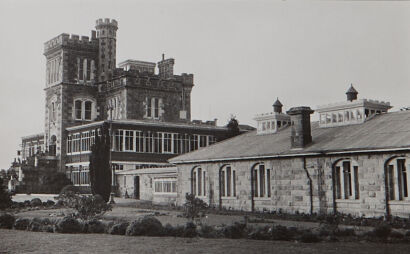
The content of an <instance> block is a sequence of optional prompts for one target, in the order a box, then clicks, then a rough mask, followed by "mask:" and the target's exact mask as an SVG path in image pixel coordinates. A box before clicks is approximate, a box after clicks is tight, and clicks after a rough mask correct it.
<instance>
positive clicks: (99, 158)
mask: <svg viewBox="0 0 410 254" xmlns="http://www.w3.org/2000/svg"><path fill="white" fill-rule="evenodd" d="M111 178H112V175H111V168H110V135H109V130H108V126H107V124H106V123H104V124H103V126H102V128H101V137H100V136H98V131H97V130H96V131H95V143H94V145H93V146H92V147H91V155H90V182H91V192H92V194H93V195H97V194H98V195H101V197H102V198H103V199H104V200H105V201H106V202H108V200H109V199H110V193H111Z"/></svg>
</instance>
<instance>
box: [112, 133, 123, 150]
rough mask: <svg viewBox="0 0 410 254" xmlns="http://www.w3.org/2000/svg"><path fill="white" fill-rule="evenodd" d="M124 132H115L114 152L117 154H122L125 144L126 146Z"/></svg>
mask: <svg viewBox="0 0 410 254" xmlns="http://www.w3.org/2000/svg"><path fill="white" fill-rule="evenodd" d="M123 136H124V134H123V131H122V130H115V133H114V144H115V145H114V150H115V151H117V152H122V151H123V144H124V140H123Z"/></svg>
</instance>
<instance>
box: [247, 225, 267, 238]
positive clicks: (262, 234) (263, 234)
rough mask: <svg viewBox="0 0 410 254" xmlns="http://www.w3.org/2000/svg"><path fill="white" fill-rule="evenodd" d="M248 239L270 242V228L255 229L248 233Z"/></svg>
mask: <svg viewBox="0 0 410 254" xmlns="http://www.w3.org/2000/svg"><path fill="white" fill-rule="evenodd" d="M249 238H251V239H255V240H270V239H272V228H271V227H269V226H265V227H257V228H255V229H253V230H252V231H251V232H250V233H249Z"/></svg>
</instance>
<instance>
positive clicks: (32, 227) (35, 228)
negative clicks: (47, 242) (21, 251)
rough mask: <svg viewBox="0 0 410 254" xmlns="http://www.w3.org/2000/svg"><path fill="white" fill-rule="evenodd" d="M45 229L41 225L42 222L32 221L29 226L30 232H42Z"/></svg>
mask: <svg viewBox="0 0 410 254" xmlns="http://www.w3.org/2000/svg"><path fill="white" fill-rule="evenodd" d="M42 229H43V225H41V222H39V221H36V220H32V221H31V222H30V224H29V225H28V230H30V231H33V232H40V231H42Z"/></svg>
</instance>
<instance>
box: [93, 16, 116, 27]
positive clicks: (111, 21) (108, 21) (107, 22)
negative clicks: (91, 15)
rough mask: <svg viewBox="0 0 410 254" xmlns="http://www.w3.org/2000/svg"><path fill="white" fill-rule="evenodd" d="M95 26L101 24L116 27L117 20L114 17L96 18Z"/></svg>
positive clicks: (100, 25)
mask: <svg viewBox="0 0 410 254" xmlns="http://www.w3.org/2000/svg"><path fill="white" fill-rule="evenodd" d="M95 26H96V28H97V29H98V28H100V27H103V26H110V27H114V28H117V29H118V22H117V21H116V20H115V19H109V18H105V19H97V20H96V22H95Z"/></svg>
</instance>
